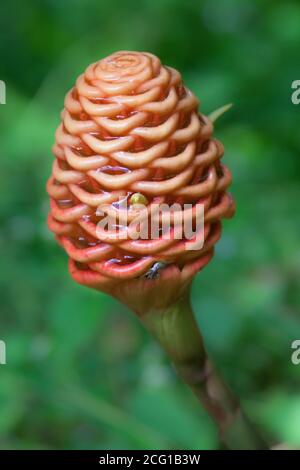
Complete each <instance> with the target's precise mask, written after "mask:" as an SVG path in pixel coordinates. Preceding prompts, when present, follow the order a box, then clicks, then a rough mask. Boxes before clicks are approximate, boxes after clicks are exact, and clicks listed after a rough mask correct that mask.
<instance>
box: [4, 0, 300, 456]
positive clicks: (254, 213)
mask: <svg viewBox="0 0 300 470" xmlns="http://www.w3.org/2000/svg"><path fill="white" fill-rule="evenodd" d="M0 8H1V14H0V30H1V41H0V59H1V60H0V79H2V80H5V82H6V84H7V104H6V105H1V106H0V132H1V137H0V138H1V174H0V187H1V198H0V216H1V234H0V244H1V257H0V264H1V270H0V280H1V297H0V307H1V316H0V339H3V340H5V341H6V345H7V365H5V366H4V365H2V366H0V407H1V409H0V447H1V448H2V449H24V448H26V449H27V448H33V449H39V448H41V449H48V448H50V449H51V448H55V449H86V448H87V449H114V448H119V449H147V448H150V449H151V448H153V449H160V448H170V449H171V448H183V449H216V448H218V446H219V444H218V439H217V433H216V429H215V427H214V425H213V424H212V422H211V421H210V419H209V418H208V417H207V416H206V414H205V413H204V412H203V411H202V410H201V408H200V407H199V406H198V404H197V402H196V399H195V398H194V397H193V396H192V395H191V393H190V392H189V391H188V390H186V389H185V387H184V386H183V385H181V384H180V383H179V381H178V380H177V378H176V376H175V374H174V373H173V371H172V370H171V368H170V367H169V364H168V361H167V360H166V358H165V357H164V355H163V353H162V352H161V351H160V349H159V348H158V347H157V346H156V344H154V342H153V341H152V339H151V338H149V336H148V334H147V333H146V332H145V331H144V330H143V328H142V326H141V325H140V324H139V322H138V321H137V319H136V318H135V317H134V316H133V315H132V314H131V313H130V312H128V311H127V310H126V309H125V307H123V306H122V305H120V304H118V303H117V302H116V301H114V300H112V299H110V298H108V297H107V296H105V295H102V294H100V293H97V292H94V291H91V290H88V289H85V288H83V287H81V286H79V285H76V284H75V283H73V282H72V281H71V280H70V278H69V277H68V272H67V258H66V256H65V254H64V253H63V252H62V251H61V250H60V248H59V247H58V246H57V245H56V243H55V242H54V240H53V237H52V235H51V234H50V233H48V231H47V228H46V224H45V220H46V216H47V211H48V199H47V196H46V193H45V183H46V180H47V177H48V175H49V174H50V169H51V165H52V155H51V145H52V143H53V136H54V131H55V128H56V127H57V125H58V123H59V112H60V110H61V108H62V105H63V98H64V95H65V93H66V91H67V90H68V89H69V88H70V87H71V86H72V85H73V83H74V81H75V78H76V77H77V75H78V74H79V73H81V72H82V71H83V70H84V69H85V68H86V66H87V65H88V64H89V63H90V62H92V61H96V60H97V59H99V58H102V57H104V56H106V55H108V54H110V53H111V52H113V51H115V50H119V49H129V50H147V51H151V52H153V53H155V54H157V55H159V56H160V58H161V59H162V61H163V62H164V63H166V64H168V65H172V66H173V67H176V68H178V69H179V70H180V71H181V72H182V74H183V77H184V80H185V82H186V84H187V85H188V86H189V87H190V88H191V89H192V90H193V91H194V92H195V93H196V94H197V95H198V96H199V98H200V99H201V110H202V111H203V112H204V113H209V112H211V111H212V110H214V109H215V108H217V107H219V106H221V105H223V104H225V103H228V102H234V104H235V106H234V108H233V109H232V110H231V111H230V112H228V113H227V114H226V115H225V116H223V117H222V118H221V119H220V120H219V121H218V123H217V125H216V136H217V137H218V138H219V139H221V140H222V141H223V142H224V144H225V148H226V150H227V151H226V154H225V157H224V161H225V163H226V164H227V165H228V166H229V167H230V168H231V169H232V172H233V174H234V184H233V186H232V192H233V194H234V197H235V198H236V200H237V214H236V217H235V218H234V219H233V220H231V221H228V222H226V223H225V225H224V235H223V238H222V240H221V242H220V243H219V244H218V247H217V253H216V256H215V258H214V261H213V262H212V263H211V264H210V265H209V266H208V267H207V268H205V270H204V271H203V272H202V273H200V274H199V275H198V276H197V278H196V280H195V282H194V287H193V304H194V307H195V310H196V313H197V320H198V321H199V323H200V325H201V328H202V331H203V333H204V336H205V338H206V343H207V348H208V350H209V352H210V354H211V355H212V357H213V358H214V360H215V362H216V364H217V366H218V368H219V369H220V370H221V371H222V373H223V374H224V376H225V377H226V378H227V380H228V382H229V383H230V385H231V387H232V388H233V390H234V391H235V392H236V394H237V395H239V397H240V398H241V401H242V403H243V406H244V408H245V409H246V410H247V411H248V413H249V415H250V416H251V418H252V420H253V421H254V422H255V423H256V425H257V426H258V427H259V428H260V429H261V430H262V432H263V433H264V434H265V436H267V437H268V439H269V440H270V442H276V441H279V442H288V443H289V444H290V445H291V446H300V394H299V387H300V365H299V366H296V365H293V364H292V363H291V353H292V350H291V343H292V341H293V340H295V339H300V315H299V306H300V291H299V274H300V244H299V234H300V211H299V202H300V187H299V177H300V158H299V152H300V133H299V122H300V106H299V107H297V106H294V105H293V104H292V102H291V83H292V81H293V80H296V79H300V70H299V48H300V28H299V17H300V4H299V2H296V1H294V2H293V1H290V0H288V1H285V2H279V1H278V2H277V1H275V0H274V1H271V0H268V1H267V0H265V1H258V0H246V1H243V2H241V1H239V0H230V1H227V2H222V1H216V0H204V1H196V0H182V1H179V0H177V1H176V0H139V1H138V2H136V1H131V0H122V1H110V2H108V1H99V0H89V1H85V2H83V1H81V0H64V1H63V2H61V1H58V0H57V1H54V0H40V1H38V0H36V1H35V0H27V1H26V2H24V1H21V0H19V1H17V0H11V1H9V2H2V3H1V7H0Z"/></svg>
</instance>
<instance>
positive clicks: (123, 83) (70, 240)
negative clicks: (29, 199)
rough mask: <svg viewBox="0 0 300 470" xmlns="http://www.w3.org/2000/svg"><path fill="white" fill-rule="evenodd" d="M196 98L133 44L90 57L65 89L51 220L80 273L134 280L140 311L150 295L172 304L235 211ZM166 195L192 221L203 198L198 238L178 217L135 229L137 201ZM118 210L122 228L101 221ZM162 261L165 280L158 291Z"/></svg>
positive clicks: (118, 288) (124, 283) (101, 284)
mask: <svg viewBox="0 0 300 470" xmlns="http://www.w3.org/2000/svg"><path fill="white" fill-rule="evenodd" d="M198 104H199V102H198V100H197V98H196V97H195V96H194V94H193V93H192V92H191V91H190V90H188V89H187V88H186V87H185V86H184V84H183V82H182V80H181V76H180V74H179V73H178V72H177V71H176V70H175V69H173V68H171V67H167V66H163V65H162V64H161V62H160V60H159V59H158V58H157V57H155V56H154V55H152V54H149V53H140V52H127V51H121V52H118V53H115V54H112V55H111V56H109V57H107V58H105V59H102V60H100V61H99V62H96V63H94V64H92V65H90V66H89V67H88V68H87V69H86V71H85V72H84V73H83V74H82V75H81V76H80V77H79V78H78V79H77V81H76V84H75V86H74V87H73V88H72V89H71V90H70V92H69V93H68V94H67V96H66V99H65V107H64V110H63V112H62V122H61V124H60V126H59V127H58V129H57V132H56V142H55V145H54V147H53V152H54V155H55V161H54V164H53V171H52V176H51V178H50V179H49V181H48V185H47V188H48V193H49V195H50V199H51V211H50V215H49V227H50V229H51V230H52V231H53V232H54V233H55V234H56V237H57V240H58V241H59V243H60V244H61V245H62V246H63V248H64V249H65V250H66V252H67V254H68V255H69V258H70V272H71V275H72V277H73V278H74V279H75V280H76V281H77V282H79V283H81V284H84V285H87V286H90V287H93V288H96V289H99V290H103V291H105V292H108V293H110V294H111V295H115V296H116V297H118V298H121V300H123V301H125V302H126V299H127V296H128V291H132V289H134V290H135V291H138V293H139V294H140V297H141V298H140V299H135V301H134V302H129V301H128V299H127V303H128V304H130V306H131V307H132V308H134V309H135V310H136V311H139V310H140V309H143V308H144V306H143V305H142V304H147V303H148V302H149V301H150V299H151V301H152V302H153V301H154V298H156V302H158V304H160V303H161V304H162V305H167V304H169V303H170V302H171V301H174V299H175V297H176V296H177V295H180V293H181V292H182V289H184V287H185V286H186V285H187V284H188V283H189V282H190V280H191V279H192V277H193V276H194V274H195V273H196V272H197V271H198V270H200V269H201V268H203V266H205V265H206V264H207V263H208V262H209V260H210V259H211V257H212V254H213V249H214V245H215V243H216V242H217V240H218V239H219V237H220V231H221V224H220V219H221V218H222V217H230V216H231V215H232V214H233V212H234V203H233V201H232V198H231V197H230V195H229V194H228V193H227V192H226V190H227V187H228V186H229V184H230V182H231V175H230V172H229V171H228V169H227V168H226V167H225V166H224V165H222V164H221V163H220V159H221V157H222V155H223V146H222V144H221V143H220V142H218V141H217V140H216V139H213V138H212V131H213V126H212V122H211V121H210V120H209V119H208V118H207V117H206V116H204V115H203V114H201V113H200V112H199V111H198ZM163 203H165V204H168V205H169V206H171V205H172V204H174V203H176V205H177V208H178V206H179V207H180V210H179V211H178V210H177V212H176V217H183V219H182V220H187V221H193V218H195V213H196V211H195V208H196V206H197V204H202V205H203V206H204V214H205V224H204V229H203V238H204V245H203V246H202V247H201V248H199V249H197V250H187V249H186V242H187V240H185V239H184V237H183V238H179V237H176V234H175V225H176V223H175V220H171V230H172V229H173V232H172V233H171V232H170V233H171V236H169V237H168V238H167V237H166V236H163V235H161V236H160V237H156V238H155V239H132V237H131V233H130V230H131V229H130V223H131V222H132V220H133V218H134V217H136V215H137V213H138V207H139V205H143V214H144V215H143V217H144V218H145V217H146V218H147V217H150V215H151V214H152V216H153V212H152V208H153V207H154V206H157V205H158V204H163ZM186 204H188V205H189V206H188V209H185V207H184V205H186ZM99 207H100V208H101V211H99ZM124 207H126V208H125V209H124ZM112 216H115V217H117V223H118V227H119V228H118V230H117V231H116V230H107V229H106V230H105V229H104V228H101V227H100V225H101V224H99V222H100V223H101V221H102V220H103V218H104V217H112ZM172 223H174V226H173V227H172ZM191 223H193V222H191ZM114 227H115V226H114ZM120 234H121V236H120ZM190 242H191V240H190ZM157 271H159V277H160V289H161V288H162V287H163V285H164V294H163V295H160V296H159V298H157V297H158V296H157V295H154V294H155V292H154V291H153V289H155V285H156V282H155V279H156V277H157ZM170 281H172V282H170ZM175 300H176V299H175ZM158 306H159V305H158Z"/></svg>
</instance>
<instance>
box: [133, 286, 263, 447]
mask: <svg viewBox="0 0 300 470" xmlns="http://www.w3.org/2000/svg"><path fill="white" fill-rule="evenodd" d="M141 319H142V321H143V323H144V324H145V326H146V327H147V329H148V330H149V331H150V332H151V333H152V335H153V336H154V337H155V338H156V339H157V340H158V342H159V343H160V344H161V346H162V347H163V349H164V350H165V352H166V353H167V354H168V356H169V357H170V359H171V360H172V362H173V364H174V366H175V368H176V370H177V372H178V374H179V376H180V377H181V378H182V379H183V381H184V382H185V383H186V384H187V385H188V386H189V387H190V388H191V390H192V391H193V392H194V394H195V395H196V397H197V398H198V400H199V401H200V402H201V403H202V405H203V406H204V408H205V409H206V411H207V412H208V413H209V415H210V416H211V418H212V419H213V420H214V421H215V423H216V424H217V426H218V430H219V435H220V440H221V442H222V443H223V444H225V446H226V447H227V448H229V449H253V450H254V449H266V448H267V445H266V444H265V443H264V442H263V440H262V439H261V438H260V436H259V435H258V434H257V432H256V430H255V429H254V428H253V426H252V425H251V424H250V423H249V421H248V420H247V418H246V417H245V415H244V414H243V412H242V410H241V408H240V405H239V402H238V400H237V399H236V398H235V397H234V396H233V394H232V393H231V391H230V390H229V389H228V387H227V386H226V385H225V384H224V382H223V381H222V380H221V379H220V378H219V377H218V375H217V374H216V372H215V370H214V368H213V367H212V364H211V362H210V361H209V359H208V357H207V354H206V351H205V348H204V343H203V339H202V336H201V334H200V331H199V329H198V325H197V323H196V320H195V317H194V314H193V310H192V307H191V303H190V295H189V292H188V291H187V292H186V293H185V295H184V296H183V297H181V298H180V299H179V300H178V301H177V302H176V303H175V304H173V305H172V306H171V307H169V308H167V309H165V310H151V311H149V312H148V313H147V314H145V315H144V316H142V317H141Z"/></svg>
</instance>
